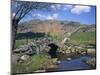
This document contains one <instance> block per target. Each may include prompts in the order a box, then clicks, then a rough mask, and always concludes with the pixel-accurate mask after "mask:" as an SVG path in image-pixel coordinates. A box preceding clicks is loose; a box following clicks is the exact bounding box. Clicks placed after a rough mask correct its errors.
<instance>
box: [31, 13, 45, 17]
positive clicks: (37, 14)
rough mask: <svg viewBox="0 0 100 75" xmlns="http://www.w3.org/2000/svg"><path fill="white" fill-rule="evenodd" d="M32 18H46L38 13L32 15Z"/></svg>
mask: <svg viewBox="0 0 100 75" xmlns="http://www.w3.org/2000/svg"><path fill="white" fill-rule="evenodd" d="M32 16H33V17H38V18H45V17H46V16H44V15H42V14H39V13H36V14H33V15H32Z"/></svg>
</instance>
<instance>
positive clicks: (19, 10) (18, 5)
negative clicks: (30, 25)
mask: <svg viewBox="0 0 100 75" xmlns="http://www.w3.org/2000/svg"><path fill="white" fill-rule="evenodd" d="M48 7H49V3H39V2H25V1H14V0H13V1H12V14H13V16H12V50H13V49H14V48H15V41H16V33H17V30H18V24H19V22H20V21H21V20H22V19H23V18H24V17H25V16H26V15H28V14H29V13H30V12H31V11H33V12H34V10H41V9H47V8H48Z"/></svg>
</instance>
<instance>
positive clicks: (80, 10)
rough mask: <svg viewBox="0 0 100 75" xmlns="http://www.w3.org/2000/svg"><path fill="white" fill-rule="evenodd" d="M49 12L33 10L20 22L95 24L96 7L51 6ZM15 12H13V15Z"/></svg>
mask: <svg viewBox="0 0 100 75" xmlns="http://www.w3.org/2000/svg"><path fill="white" fill-rule="evenodd" d="M49 9H50V10H35V11H34V12H33V11H31V12H30V13H29V14H28V15H26V16H25V17H24V18H23V19H22V20H21V22H24V21H29V20H33V19H40V20H62V21H63V20H64V21H76V22H80V23H81V24H89V25H90V24H96V7H95V6H86V5H71V4H70V5H69V4H51V5H50V6H49ZM14 14H15V12H13V15H14Z"/></svg>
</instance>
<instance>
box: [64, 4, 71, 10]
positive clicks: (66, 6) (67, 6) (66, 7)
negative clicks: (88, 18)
mask: <svg viewBox="0 0 100 75" xmlns="http://www.w3.org/2000/svg"><path fill="white" fill-rule="evenodd" d="M72 7H73V5H64V6H63V10H68V9H72Z"/></svg>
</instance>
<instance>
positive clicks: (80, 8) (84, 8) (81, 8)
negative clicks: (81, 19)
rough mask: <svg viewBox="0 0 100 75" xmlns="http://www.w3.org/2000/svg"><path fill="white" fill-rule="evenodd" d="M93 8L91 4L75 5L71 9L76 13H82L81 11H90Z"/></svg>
mask: <svg viewBox="0 0 100 75" xmlns="http://www.w3.org/2000/svg"><path fill="white" fill-rule="evenodd" d="M90 10H91V8H90V7H89V6H77V5H76V6H74V7H73V8H72V9H71V13H74V14H78V15H79V14H81V13H84V12H85V13H88V12H90Z"/></svg>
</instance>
